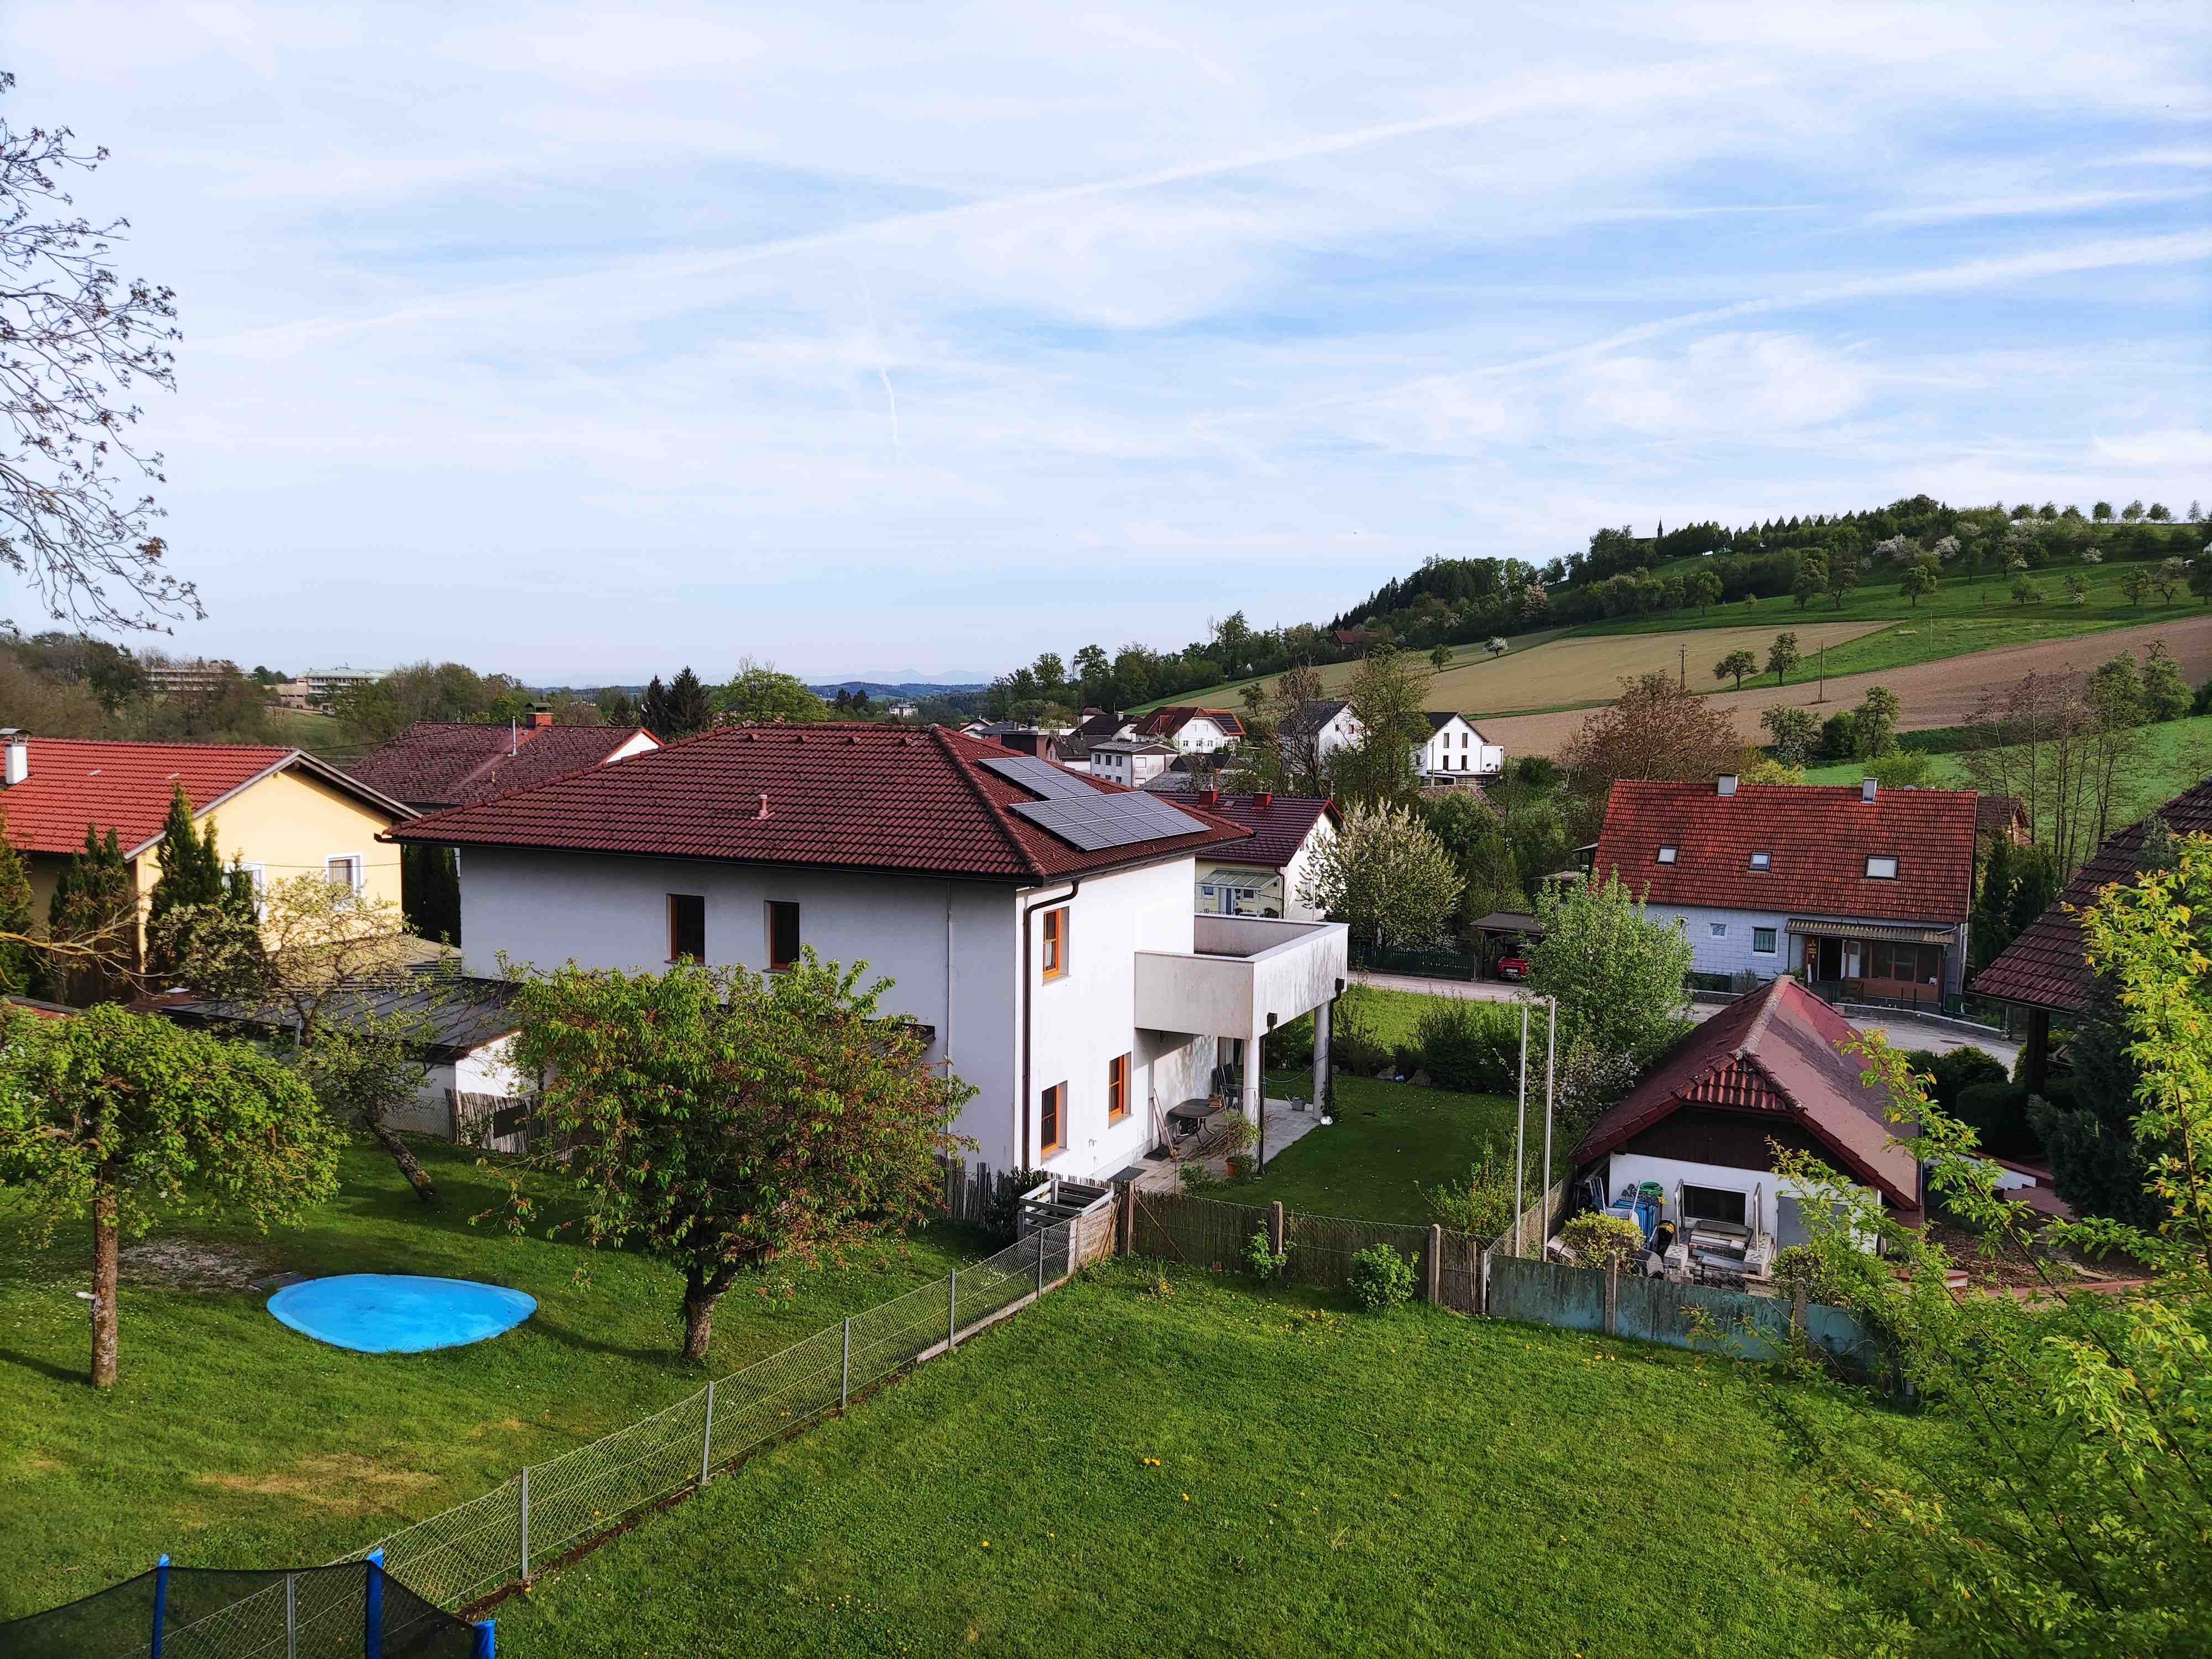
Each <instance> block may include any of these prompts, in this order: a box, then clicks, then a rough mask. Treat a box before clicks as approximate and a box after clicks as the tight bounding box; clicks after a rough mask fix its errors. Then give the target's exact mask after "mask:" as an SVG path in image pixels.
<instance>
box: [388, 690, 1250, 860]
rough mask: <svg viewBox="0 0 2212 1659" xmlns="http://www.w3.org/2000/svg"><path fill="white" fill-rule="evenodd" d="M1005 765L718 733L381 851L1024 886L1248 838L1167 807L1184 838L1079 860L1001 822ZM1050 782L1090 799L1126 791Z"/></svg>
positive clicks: (444, 818)
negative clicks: (400, 848) (742, 865)
mask: <svg viewBox="0 0 2212 1659" xmlns="http://www.w3.org/2000/svg"><path fill="white" fill-rule="evenodd" d="M1012 758H1013V757H1011V756H1009V755H1008V753H1007V752H1006V750H1005V749H1003V748H1002V747H1000V745H999V744H995V743H986V742H981V741H979V740H977V739H975V738H969V737H965V736H963V735H962V734H961V733H959V732H948V731H946V730H945V729H943V728H942V727H933V728H931V729H929V730H927V731H921V732H915V731H908V730H904V729H902V728H900V727H897V726H843V725H823V726H718V727H716V728H715V729H714V730H713V731H710V732H702V733H701V734H700V735H699V736H697V737H696V738H688V739H686V740H685V741H684V742H682V743H677V744H669V745H668V746H667V747H666V748H664V749H659V750H654V751H653V753H651V754H646V755H639V756H637V757H635V758H633V759H630V760H626V761H623V763H621V764H619V765H617V766H608V767H588V768H586V769H583V770H581V771H578V772H574V773H571V774H570V775H568V776H567V777H564V778H558V779H556V780H554V781H551V782H550V783H544V784H540V785H538V787H536V788H534V789H525V790H520V791H518V792H517V793H513V794H508V795H502V796H501V797H499V798H498V799H495V800H489V801H484V802H482V803H479V804H477V805H472V806H459V807H454V808H453V809H451V810H449V811H443V812H435V813H432V814H430V815H428V816H427V817H420V818H416V819H413V820H411V821H410V822H409V823H404V824H402V825H400V826H399V827H398V829H395V830H394V831H393V832H392V836H391V839H392V840H394V841H401V842H431V843H438V844H444V845H453V846H463V847H469V846H482V847H521V848H545V849H560V850H570V849H572V850H575V851H579V852H594V853H613V854H635V855H639V856H644V857H658V858H698V859H732V860H740V861H744V862H749V863H764V864H800V865H813V866H823V867H829V868H838V869H866V870H901V871H910V872H915V873H917V874H926V875H957V876H976V877H986V878H1000V879H1005V880H1011V881H1017V882H1038V881H1049V880H1054V879H1057V878H1060V877H1063V876H1070V875H1075V874H1079V873H1081V872H1087V871H1091V870H1103V869H1111V868H1114V867H1115V866H1121V865H1127V864H1133V863H1138V862H1140V861H1142V860H1146V859H1151V858H1158V857H1159V856H1161V855H1163V854H1175V853H1187V852H1195V851H1197V850H1198V849H1199V848H1202V847H1211V846H1215V845H1218V844H1220V843H1223V842H1233V841H1241V840H1243V839H1244V838H1245V837H1246V836H1247V835H1248V834H1249V832H1248V831H1247V830H1245V829H1242V828H1241V827H1239V826H1238V825H1237V824H1235V823H1230V822H1229V821H1228V820H1226V819H1225V818H1222V817H1216V816H1213V815H1212V814H1209V813H1208V812H1206V810H1205V809H1203V808H1201V807H1197V806H1193V805H1187V804H1185V803H1182V802H1178V803H1176V810H1177V811H1182V812H1184V813H1187V814H1188V816H1190V817H1192V818H1194V819H1196V820H1197V821H1198V823H1199V827H1198V828H1197V829H1194V830H1193V831H1192V833H1190V834H1189V835H1185V836H1171V837H1168V838H1165V839H1162V840H1158V841H1148V842H1139V843H1138V844H1136V845H1133V846H1129V847H1121V848H1111V849H1109V850H1108V851H1104V852H1098V853H1085V852H1082V851H1080V850H1079V849H1078V848H1074V847H1071V846H1070V845H1068V844H1067V843H1066V842H1062V841H1060V840H1059V839H1057V838H1056V837H1054V836H1051V835H1049V834H1048V833H1047V832H1046V831H1045V830H1043V829H1040V828H1038V827H1037V826H1036V824H1034V823H1030V822H1029V821H1028V820H1027V819H1026V818H1024V817H1021V816H1020V815H1019V814H1018V813H1016V812H1014V811H1011V810H1010V808H1011V807H1012V805H1013V804H1014V803H1015V802H1017V801H1026V800H1032V799H1036V795H1035V793H1034V792H1032V791H1030V790H1026V789H1023V788H1021V787H1018V785H1016V784H1013V783H1011V782H1009V781H1007V780H1006V779H1005V778H1003V777H1000V775H998V774H997V773H995V772H993V771H991V770H989V769H987V768H986V767H984V766H983V765H982V764H981V763H982V762H984V761H986V760H1000V761H1005V760H1010V759H1012ZM1060 775H1061V776H1062V777H1064V778H1065V779H1066V781H1067V782H1068V783H1069V784H1071V785H1073V786H1077V787H1085V788H1089V789H1092V790H1095V791H1097V793H1101V794H1125V793H1131V792H1129V791H1126V790H1123V789H1121V788H1120V787H1118V786H1116V785H1114V784H1110V783H1107V782H1104V781H1102V780H1099V779H1095V778H1087V777H1085V776H1083V775H1081V774H1079V773H1062V774H1060ZM763 796H764V797H765V798H766V799H765V801H763ZM763 805H765V808H766V812H767V816H765V817H763V816H762V815H761V814H762V809H763Z"/></svg>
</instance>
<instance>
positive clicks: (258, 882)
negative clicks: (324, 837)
mask: <svg viewBox="0 0 2212 1659" xmlns="http://www.w3.org/2000/svg"><path fill="white" fill-rule="evenodd" d="M238 867H239V868H240V869H241V870H243V871H245V872H246V878H247V879H248V880H250V881H251V882H252V884H253V914H254V915H257V916H260V915H266V914H267V908H266V907H267V905H268V902H269V866H267V865H265V864H247V863H246V862H245V861H244V860H240V862H239V866H238ZM328 867H329V866H325V869H327V868H328Z"/></svg>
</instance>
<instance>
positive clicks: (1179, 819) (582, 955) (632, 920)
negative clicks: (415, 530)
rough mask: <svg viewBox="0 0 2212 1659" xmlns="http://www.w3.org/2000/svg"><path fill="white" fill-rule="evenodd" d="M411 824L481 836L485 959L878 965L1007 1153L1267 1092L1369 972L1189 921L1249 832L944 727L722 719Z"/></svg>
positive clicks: (1117, 1135) (1046, 1156) (1134, 1135)
mask: <svg viewBox="0 0 2212 1659" xmlns="http://www.w3.org/2000/svg"><path fill="white" fill-rule="evenodd" d="M392 838H393V839H394V840H396V841H398V842H402V843H403V844H427V845H450V846H458V847H460V848H465V849H466V857H465V860H463V864H462V869H461V915H462V930H461V937H462V938H463V939H464V940H465V941H466V953H467V961H468V964H469V965H470V966H471V968H474V969H477V970H478V971H481V970H483V969H484V968H486V967H488V966H489V965H490V964H491V963H495V961H497V960H498V958H499V957H500V956H501V954H502V953H504V954H505V955H506V956H507V957H508V958H509V959H511V960H513V961H514V962H516V963H534V964H536V965H537V966H538V967H540V968H546V969H550V968H554V967H557V966H558V965H560V964H561V963H566V962H571V961H573V962H575V963H580V964H581V965H583V966H585V967H587V968H605V969H628V970H658V969H660V968H661V967H662V966H663V965H664V964H665V963H669V962H671V961H672V960H676V959H678V958H685V957H693V958H698V959H701V960H703V961H707V962H710V963H718V964H736V965H742V966H744V967H747V968H750V969H762V970H767V971H770V972H773V971H775V970H777V969H781V968H784V967H786V966H787V965H788V964H790V963H793V962H795V961H797V960H798V959H799V957H800V955H801V953H802V951H806V950H811V951H815V952H817V954H818V955H819V956H820V957H822V958H823V960H824V961H834V962H839V963H855V962H861V961H865V962H866V963H867V964H868V970H869V975H868V976H869V977H870V978H873V977H875V976H877V975H883V976H885V977H887V978H889V979H890V981H891V985H890V988H889V989H888V990H887V991H886V992H885V994H884V1001H883V1005H882V1007H883V1012H884V1013H885V1014H887V1015H895V1016H898V1017H902V1018H907V1019H910V1020H913V1021H915V1022H916V1023H917V1024H920V1025H921V1026H923V1027H925V1028H926V1029H927V1031H928V1033H929V1042H930V1050H929V1052H930V1057H931V1060H932V1061H933V1063H942V1064H943V1065H945V1066H946V1067H947V1068H948V1069H949V1070H950V1071H951V1072H953V1073H957V1075H958V1076H959V1077H960V1078H962V1079H963V1080H965V1081H966V1082H967V1083H968V1084H969V1085H972V1086H973V1087H974V1088H975V1090H976V1091H977V1094H976V1097H975V1099H974V1100H973V1101H971V1102H970V1103H969V1105H968V1106H967V1108H966V1109H964V1110H963V1113H962V1114H961V1117H960V1121H959V1126H958V1127H959V1129H960V1132H961V1133H963V1134H966V1135H969V1136H970V1137H972V1138H973V1139H975V1142H976V1143H977V1148H978V1150H977V1154H976V1155H977V1156H978V1157H980V1158H981V1159H982V1160H983V1161H985V1162H987V1163H988V1164H991V1165H992V1166H993V1167H994V1168H998V1169H1005V1168H1009V1167H1016V1168H1021V1167H1027V1168H1036V1167H1039V1166H1044V1165H1048V1166H1049V1167H1051V1168H1052V1169H1053V1170H1056V1171H1059V1172H1061V1173H1064V1174H1067V1175H1073V1176H1086V1175H1100V1174H1112V1173H1115V1172H1116V1171H1118V1170H1122V1169H1124V1168H1127V1166H1129V1165H1131V1164H1133V1163H1134V1162H1135V1161H1136V1160H1137V1159H1138V1158H1140V1157H1142V1156H1143V1155H1144V1153H1145V1152H1146V1151H1147V1150H1149V1149H1151V1148H1152V1147H1155V1146H1158V1145H1159V1144H1160V1143H1161V1141H1162V1139H1163V1137H1164V1114H1165V1113H1166V1112H1167V1111H1168V1110H1170V1109H1173V1108H1174V1107H1175V1106H1176V1105H1178V1104H1180V1103H1182V1102H1183V1101H1185V1100H1188V1099H1190V1098H1192V1097H1200V1096H1204V1095H1206V1094H1207V1093H1208V1092H1209V1091H1210V1089H1211V1088H1212V1086H1213V1085H1215V1083H1216V1082H1217V1081H1218V1082H1219V1083H1220V1085H1221V1086H1222V1087H1223V1089H1224V1091H1225V1092H1226V1093H1229V1094H1231V1095H1232V1096H1233V1097H1236V1098H1239V1099H1241V1100H1242V1101H1243V1103H1244V1104H1245V1108H1246V1109H1247V1110H1248V1111H1253V1110H1256V1104H1257V1097H1258V1091H1259V1085H1260V1078H1261V1065H1260V1063H1259V1056H1257V1055H1255V1054H1253V1053H1252V1052H1251V1050H1252V1048H1254V1047H1255V1046H1257V1045H1259V1044H1261V1042H1263V1041H1264V1039H1265V1036H1266V1034H1267V1031H1268V1030H1271V1029H1273V1027H1275V1026H1277V1025H1279V1024H1281V1023H1282V1022H1284V1021H1286V1020H1290V1019H1294V1018H1297V1016H1298V1015H1300V1014H1302V1013H1304V1012H1309V1011H1311V1010H1319V1011H1322V1012H1321V1015H1320V1018H1317V1020H1316V1024H1318V1025H1319V1026H1321V1027H1322V1031H1321V1033H1320V1035H1321V1036H1322V1039H1323V1047H1324V1048H1325V1046H1326V1035H1327V1024H1328V1022H1327V1009H1328V1005H1329V1002H1330V1000H1332V999H1333V998H1334V997H1335V996H1336V995H1337V994H1338V993H1339V992H1340V990H1341V989H1342V988H1343V986H1344V984H1345V981H1346V978H1347V977H1348V971H1349V970H1348V967H1347V963H1346V945H1345V930H1344V928H1343V927H1341V926H1339V925H1336V924H1332V923H1313V922H1292V921H1264V920H1259V919H1254V918H1246V917H1229V916H1198V915H1194V914H1193V912H1192V908H1191V893H1192V890H1193V884H1194V881H1195V879H1196V871H1195V860H1196V859H1197V857H1198V856H1199V855H1200V854H1207V855H1212V854H1215V853H1216V852H1217V851H1218V849H1221V848H1225V847H1226V846H1228V845H1229V844H1231V843H1232V842H1242V841H1245V840H1249V839H1250V832H1249V831H1248V830H1246V829H1243V827H1241V826H1239V825H1237V824H1235V823H1231V822H1229V821H1228V820H1227V819H1225V818H1223V817H1218V816H1215V815H1214V814H1212V813H1210V812H1208V811H1206V810H1205V809H1203V808H1200V807H1196V806H1193V805H1188V804H1170V802H1168V801H1165V800H1162V799H1156V798H1154V797H1152V796H1148V795H1145V794H1143V793H1137V792H1132V791H1126V790H1119V789H1115V788H1113V787H1110V786H1108V785H1105V784H1103V783H1100V782H1099V781H1096V780H1093V779H1089V778H1085V777H1082V776H1079V775H1074V774H1071V773H1068V772H1066V771H1065V770H1063V769H1060V768H1057V767H1054V766H1051V765H1050V764H1048V763H1044V762H1041V761H1039V760H1036V758H1034V757H1026V756H1018V755H1010V754H1008V753H1006V751H1005V750H1003V749H1001V748H1000V747H998V746H997V745H995V744H982V743H978V742H975V741H974V740H972V739H969V738H964V737H963V736H961V735H959V734H958V733H956V732H946V731H943V730H938V729H933V730H931V731H927V732H905V731H900V730H898V729H896V728H891V727H884V726H839V725H823V726H752V727H744V726H723V727H717V728H716V729H714V730H713V731H711V732H707V733H704V734H703V735H702V736H700V737H697V738H692V739H690V741H688V742H685V743H683V744H674V745H671V747H669V748H666V749H663V750H657V751H654V752H652V753H649V754H645V755H641V756H638V757H635V759H633V760H629V761H625V762H623V763H622V764H621V765H619V766H611V767H603V768H596V769H592V770H590V771H587V772H580V773H574V774H571V775H568V776H567V777H564V778H560V779H556V780H555V781H552V782H550V783H545V784H541V785H539V786H538V787H537V788H534V789H528V790H524V791H520V792H519V793H514V794H509V795H503V796H501V797H500V798H498V799H495V800H489V801H485V802H482V803H480V804H478V805H473V806H464V807H456V808H453V809H452V810H449V811H443V812H439V813H434V814H431V815H429V816H428V817H422V818H417V819H415V820H412V821H410V822H409V823H404V824H401V825H399V826H398V828H397V829H394V831H393V832H392Z"/></svg>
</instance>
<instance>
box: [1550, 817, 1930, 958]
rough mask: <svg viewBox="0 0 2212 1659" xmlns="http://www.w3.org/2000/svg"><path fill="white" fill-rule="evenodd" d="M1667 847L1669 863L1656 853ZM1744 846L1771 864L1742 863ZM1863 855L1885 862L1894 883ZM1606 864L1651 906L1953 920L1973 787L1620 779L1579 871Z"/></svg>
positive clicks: (1594, 872)
mask: <svg viewBox="0 0 2212 1659" xmlns="http://www.w3.org/2000/svg"><path fill="white" fill-rule="evenodd" d="M1662 847H1673V848H1675V849H1677V850H1676V854H1675V861H1674V863H1672V864H1662V863H1660V862H1659V849H1660V848H1662ZM1753 853H1767V854H1771V856H1772V865H1771V868H1769V869H1767V870H1764V871H1758V870H1753V868H1752V867H1751V855H1752V854H1753ZM1870 857H1893V858H1895V859H1896V860H1897V875H1896V877H1895V878H1894V879H1891V878H1882V877H1874V876H1869V875H1868V874H1867V872H1866V867H1867V860H1868V859H1869V858H1870ZM1613 870H1618V871H1619V872H1620V878H1621V880H1622V882H1623V883H1625V884H1626V885H1627V886H1628V887H1629V888H1631V889H1632V890H1634V891H1636V892H1638V893H1639V894H1645V895H1647V896H1649V898H1650V902H1652V903H1654V904H1664V905H1691V906H1698V905H1710V906H1721V907H1724V908H1731V909H1746V910H1772V911H1782V910H1792V911H1797V912H1801V913H1803V914H1806V915H1820V916H1841V917H1864V918H1867V919H1869V920H1871V921H1923V922H1935V923H1939V924H1942V925H1946V926H1956V925H1957V924H1958V923H1960V922H1962V921H1966V912H1967V909H1968V907H1969V906H1970V905H1971V904H1972V899H1973V886H1974V795H1973V793H1972V791H1971V790H1963V789H1885V790H1883V791H1881V793H1879V794H1878V795H1877V796H1876V797H1875V799H1874V800H1873V801H1872V802H1870V803H1869V802H1863V801H1862V800H1861V799H1860V798H1859V792H1858V791H1857V789H1852V788H1825V787H1822V788H1808V787H1803V786H1799V785H1791V784H1782V783H1771V784H1761V783H1747V784H1743V785H1741V786H1739V787H1738V788H1737V790H1736V793H1735V794H1734V795H1723V794H1721V793H1718V792H1717V789H1716V787H1715V786H1714V785H1712V784H1711V783H1638V782H1626V781H1624V782H1620V783H1616V784H1614V785H1613V794H1612V797H1611V799H1608V800H1607V803H1606V809H1605V829H1604V831H1603V833H1602V834H1601V836H1599V838H1598V844H1597V856H1596V858H1595V860H1593V862H1592V865H1591V872H1590V873H1591V878H1592V879H1593V880H1597V881H1602V880H1603V879H1604V878H1605V877H1606V874H1607V872H1609V871H1613Z"/></svg>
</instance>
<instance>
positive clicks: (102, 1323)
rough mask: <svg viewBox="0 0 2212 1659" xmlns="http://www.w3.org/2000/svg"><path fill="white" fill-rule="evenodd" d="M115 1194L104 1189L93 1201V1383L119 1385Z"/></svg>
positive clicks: (100, 1386)
mask: <svg viewBox="0 0 2212 1659" xmlns="http://www.w3.org/2000/svg"><path fill="white" fill-rule="evenodd" d="M117 1244H118V1238H117V1234H116V1225H115V1194H113V1193H112V1192H110V1191H106V1190H103V1191H101V1192H100V1194H99V1195H98V1196H97V1197H95V1198H94V1200H93V1201H92V1386H93V1387H94V1388H95V1389H112V1388H113V1387H114V1386H115V1341H116V1319H117V1310H116V1305H115V1258H116V1249H117Z"/></svg>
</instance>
